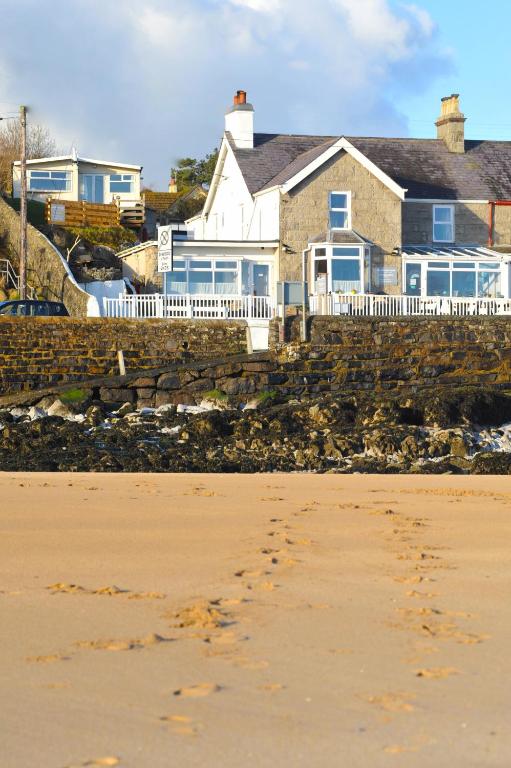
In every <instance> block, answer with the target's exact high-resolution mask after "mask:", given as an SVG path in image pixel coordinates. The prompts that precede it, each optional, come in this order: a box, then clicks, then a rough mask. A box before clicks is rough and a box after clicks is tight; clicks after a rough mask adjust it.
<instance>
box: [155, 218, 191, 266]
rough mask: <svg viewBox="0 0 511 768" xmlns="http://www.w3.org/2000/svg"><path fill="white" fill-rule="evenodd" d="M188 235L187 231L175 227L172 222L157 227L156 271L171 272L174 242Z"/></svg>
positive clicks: (184, 238)
mask: <svg viewBox="0 0 511 768" xmlns="http://www.w3.org/2000/svg"><path fill="white" fill-rule="evenodd" d="M178 226H179V225H178ZM189 237H190V233H189V232H187V231H186V230H179V229H175V225H172V224H165V225H164V226H162V227H158V272H172V270H173V268H174V243H175V242H176V240H187V239H188V238H189Z"/></svg>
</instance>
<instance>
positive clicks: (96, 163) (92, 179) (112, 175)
mask: <svg viewBox="0 0 511 768" xmlns="http://www.w3.org/2000/svg"><path fill="white" fill-rule="evenodd" d="M20 166H21V163H20V162H19V161H16V162H15V163H13V168H12V186H13V197H19V196H20V185H21V167H20ZM141 171H142V166H141V165H129V164H126V163H117V162H113V161H109V160H94V159H91V158H87V157H81V156H79V155H78V154H77V153H76V150H73V152H72V153H71V154H70V155H63V156H61V157H41V158H38V159H37V160H28V161H27V189H28V195H29V197H30V198H31V199H34V200H41V201H43V202H44V201H45V200H46V199H47V198H48V197H52V198H59V199H61V200H75V201H76V200H85V201H87V202H89V203H112V202H115V201H117V200H120V201H122V202H126V203H127V204H129V203H134V202H138V201H140V174H141Z"/></svg>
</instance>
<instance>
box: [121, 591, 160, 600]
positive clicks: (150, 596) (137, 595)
mask: <svg viewBox="0 0 511 768" xmlns="http://www.w3.org/2000/svg"><path fill="white" fill-rule="evenodd" d="M166 597H167V595H166V594H165V593H164V592H132V593H131V594H130V595H128V600H165V598H166Z"/></svg>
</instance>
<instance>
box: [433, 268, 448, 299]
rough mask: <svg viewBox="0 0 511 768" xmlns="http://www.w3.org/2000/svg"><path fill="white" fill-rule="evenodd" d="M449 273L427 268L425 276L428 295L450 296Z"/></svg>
mask: <svg viewBox="0 0 511 768" xmlns="http://www.w3.org/2000/svg"><path fill="white" fill-rule="evenodd" d="M450 278H451V273H450V272H447V271H445V272H443V271H441V270H436V269H429V270H428V276H427V295H428V296H450V294H451V291H450V282H451V279H450Z"/></svg>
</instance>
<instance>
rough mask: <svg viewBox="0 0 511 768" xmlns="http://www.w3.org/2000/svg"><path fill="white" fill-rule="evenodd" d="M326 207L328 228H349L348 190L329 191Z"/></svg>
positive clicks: (349, 195) (349, 205)
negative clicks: (327, 208) (327, 210)
mask: <svg viewBox="0 0 511 768" xmlns="http://www.w3.org/2000/svg"><path fill="white" fill-rule="evenodd" d="M328 207H329V220H330V229H350V228H351V194H350V192H330V195H329V206H328Z"/></svg>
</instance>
